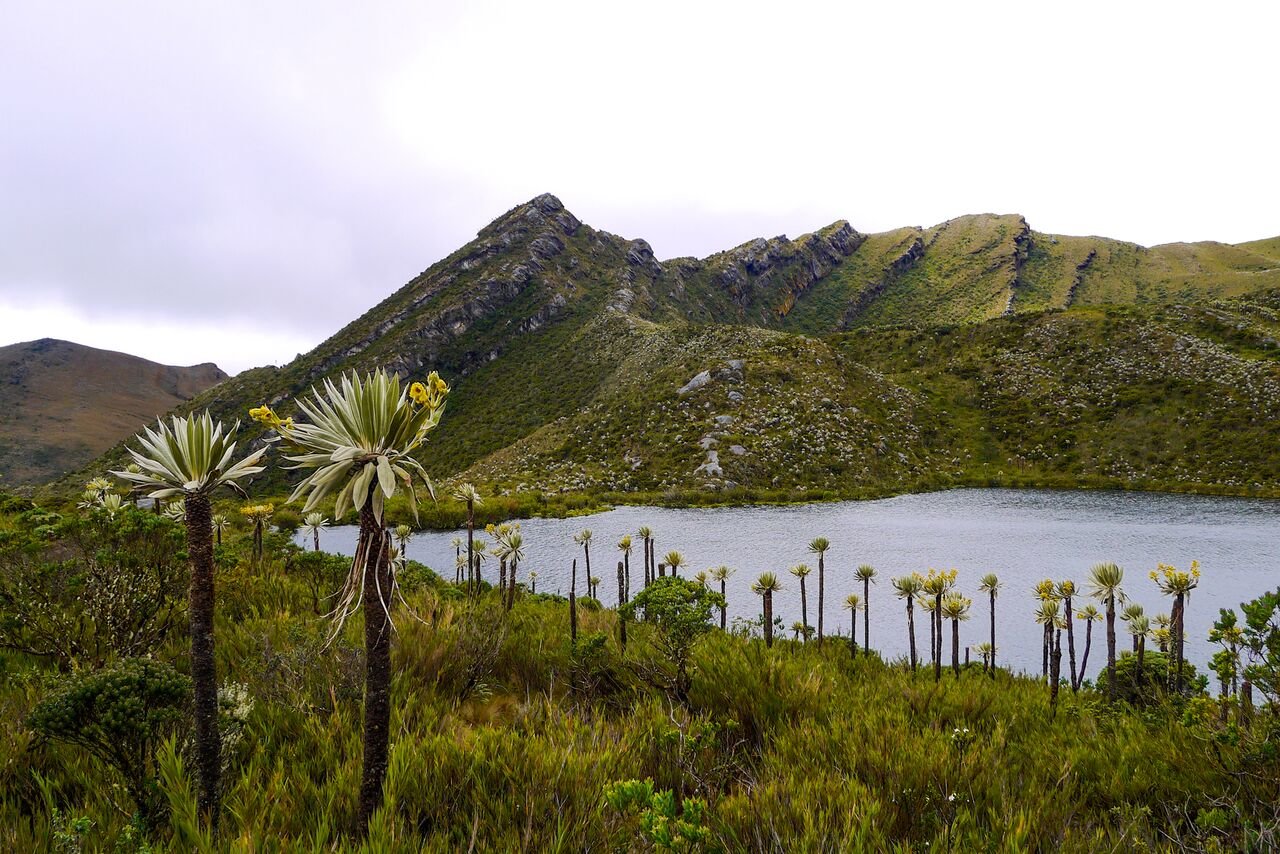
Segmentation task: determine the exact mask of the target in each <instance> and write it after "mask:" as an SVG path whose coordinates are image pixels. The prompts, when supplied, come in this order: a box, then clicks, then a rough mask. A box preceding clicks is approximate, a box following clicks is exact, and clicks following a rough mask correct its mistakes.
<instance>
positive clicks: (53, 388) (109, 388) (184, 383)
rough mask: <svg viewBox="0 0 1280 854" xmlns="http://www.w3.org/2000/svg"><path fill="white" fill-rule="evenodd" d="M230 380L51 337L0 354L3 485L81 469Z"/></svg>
mask: <svg viewBox="0 0 1280 854" xmlns="http://www.w3.org/2000/svg"><path fill="white" fill-rule="evenodd" d="M226 377H227V375H226V374H224V373H223V372H222V371H221V370H219V369H218V367H217V366H216V365H212V364H205V365H194V366H192V367H189V368H178V367H171V366H169V365H160V364H157V363H155V362H149V361H147V360H146V359H140V358H138V357H136V356H129V355H126V354H124V353H115V352H112V351H109V350H97V349H94V348H93V347H85V346H82V345H80V344H73V343H71V342H69V341H58V340H54V339H50V338H44V339H41V340H39V341H31V342H27V343H22V344H11V345H9V346H7V347H0V483H4V484H11V485H17V484H33V483H39V482H41V481H46V480H49V479H51V478H53V477H56V476H58V475H61V474H63V473H64V472H68V471H71V470H73V469H76V468H79V467H80V466H83V465H84V464H85V463H87V462H89V461H90V460H92V459H93V458H94V457H96V456H97V455H99V454H101V453H102V452H103V451H105V450H107V449H108V448H110V447H111V446H112V445H114V444H115V443H117V442H119V441H120V440H121V439H123V438H125V437H127V436H130V435H132V434H133V433H135V432H136V431H137V430H138V429H139V428H140V427H141V426H142V425H143V424H145V423H146V422H147V421H148V420H150V419H152V418H154V417H156V416H157V415H160V414H163V413H165V412H168V411H169V410H171V409H173V408H174V407H175V406H178V405H179V404H182V403H183V402H185V401H187V400H190V399H191V398H193V397H195V396H196V395H198V394H199V393H200V392H202V391H205V390H206V389H208V388H209V387H210V386H212V385H214V384H216V383H219V382H221V381H222V380H224V379H226Z"/></svg>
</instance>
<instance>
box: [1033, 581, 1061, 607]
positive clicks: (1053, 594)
mask: <svg viewBox="0 0 1280 854" xmlns="http://www.w3.org/2000/svg"><path fill="white" fill-rule="evenodd" d="M1057 591H1058V585H1056V584H1054V583H1053V579H1052V578H1046V579H1045V580H1044V581H1041V582H1040V583H1039V584H1037V585H1036V598H1037V599H1039V600H1040V601H1041V602H1048V601H1049V600H1050V599H1056V598H1058V595H1057Z"/></svg>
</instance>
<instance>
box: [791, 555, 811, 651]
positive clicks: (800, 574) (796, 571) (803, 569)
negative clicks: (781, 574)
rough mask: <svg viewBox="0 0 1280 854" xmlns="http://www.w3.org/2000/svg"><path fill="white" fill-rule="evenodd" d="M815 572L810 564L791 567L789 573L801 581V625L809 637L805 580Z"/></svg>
mask: <svg viewBox="0 0 1280 854" xmlns="http://www.w3.org/2000/svg"><path fill="white" fill-rule="evenodd" d="M812 571H813V570H811V569H809V566H808V564H803V563H800V564H796V565H795V566H793V567H791V569H790V570H788V572H790V573H791V574H792V575H794V576H795V577H796V578H798V579H800V625H801V626H803V627H804V628H803V631H804V636H805V638H806V639H808V637H809V596H808V594H807V593H806V592H805V586H804V580H805V579H806V578H808V577H809V573H810V572H812Z"/></svg>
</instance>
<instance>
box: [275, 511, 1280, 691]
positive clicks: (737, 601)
mask: <svg viewBox="0 0 1280 854" xmlns="http://www.w3.org/2000/svg"><path fill="white" fill-rule="evenodd" d="M1278 518H1280V502H1276V501H1264V500H1250V499H1240V498H1217V497H1206V496H1190V495H1168V494H1160V493H1141V492H1097V491H1059V490H1009V489H963V490H951V491H947V492H934V493H925V494H919V495H903V496H897V497H894V498H887V499H882V500H876V501H847V502H839V503H829V504H809V505H800V506H786V507H716V508H698V509H667V508H660V507H619V508H617V509H614V510H610V511H607V512H604V513H598V514H595V515H592V516H585V517H578V518H573V519H527V520H524V521H522V522H521V531H522V533H523V535H524V543H525V555H526V556H525V560H524V562H523V563H521V565H520V580H521V581H527V579H528V573H529V571H530V570H536V571H537V573H538V591H539V592H559V593H567V592H568V587H569V575H570V562H571V561H572V560H573V559H574V558H578V560H579V564H578V572H579V584H580V586H579V590H580V591H581V590H582V587H581V584H582V581H581V579H582V575H583V561H582V548H581V547H580V546H577V545H575V543H574V542H573V535H574V534H575V533H577V532H578V531H580V530H582V529H583V528H590V529H591V530H592V532H593V534H594V537H593V540H592V548H591V570H592V574H593V575H596V576H599V577H600V578H601V579H602V581H601V584H600V593H601V596H600V598H601V599H602V600H603V602H604V603H605V604H606V605H613V604H614V603H616V601H617V595H618V588H617V570H616V566H617V562H618V560H620V559H621V555H620V553H619V551H618V549H617V547H616V545H615V544H616V543H617V541H618V539H619V538H620V537H622V536H623V535H624V534H631V535H632V538H633V540H635V549H634V551H633V553H632V568H631V578H632V585H633V589H634V588H635V586H636V585H638V584H639V583H640V580H641V578H642V573H641V570H640V561H641V557H640V555H641V547H640V543H639V540H638V538H636V537H635V532H636V529H637V528H639V527H640V526H641V525H648V526H649V527H650V528H652V529H653V530H654V533H655V536H656V539H657V546H656V548H657V552H658V555H659V557H660V558H661V556H663V555H665V554H666V553H667V552H668V551H671V550H673V549H674V550H677V551H679V552H680V553H681V554H682V555H684V557H685V559H686V560H687V561H688V568H687V569H686V570H685V572H684V574H686V575H692V573H694V572H697V571H698V570H700V569H706V568H708V567H711V566H716V565H719V564H726V565H728V566H730V567H732V568H733V569H734V570H735V574H734V575H733V576H732V577H731V578H730V579H729V583H728V601H729V614H730V618H731V619H732V617H734V616H751V617H754V616H758V614H759V607H760V599H759V597H758V596H756V595H754V594H753V593H752V592H751V590H750V584H751V581H752V580H753V579H754V578H755V577H756V576H758V575H759V574H760V573H761V572H764V571H765V570H772V571H773V572H776V573H778V574H779V576H780V577H781V579H782V582H783V590H782V592H781V593H779V594H777V595H776V596H775V601H774V613H775V614H776V615H778V616H781V617H782V619H783V621H784V623H785V624H786V625H787V626H790V625H791V623H792V622H793V621H796V620H799V619H800V586H799V582H798V580H797V579H796V578H794V577H792V576H790V575H788V574H787V569H788V568H789V567H790V566H792V565H794V564H797V563H802V562H803V563H809V564H810V565H811V566H814V567H815V570H814V573H813V574H812V575H810V576H809V578H808V580H807V582H806V584H807V586H808V593H809V614H810V617H809V621H810V623H811V624H813V625H816V623H817V580H818V579H817V571H816V563H817V562H816V559H815V557H814V555H812V554H810V553H809V552H808V551H807V548H806V546H807V544H808V543H809V541H810V540H812V539H813V538H814V537H818V536H824V537H826V538H827V539H829V540H830V541H831V550H830V551H829V552H827V558H826V576H827V580H826V607H825V610H824V614H825V617H824V619H825V621H826V622H825V625H826V627H827V632H828V633H833V632H835V631H842V632H844V633H845V634H846V635H847V634H848V631H849V613H848V612H847V611H845V610H843V608H842V607H841V605H842V603H843V600H844V597H845V596H846V595H847V594H848V593H851V592H857V593H859V594H861V592H862V589H861V584H859V583H858V582H856V580H855V579H854V578H853V570H854V568H855V567H857V566H858V565H859V564H862V563H869V564H871V565H872V566H874V567H875V568H876V569H877V570H878V571H879V579H878V584H875V585H873V586H872V588H871V610H870V618H871V645H872V646H873V647H874V648H877V649H879V650H881V651H882V652H884V653H885V654H887V655H888V656H891V657H892V656H900V655H905V654H906V651H907V628H906V614H905V611H904V608H903V603H902V602H901V600H898V599H896V598H895V597H894V596H893V594H892V587H891V586H890V584H889V578H890V577H891V576H895V575H902V574H905V573H909V572H911V571H913V570H915V571H922V572H923V571H925V570H927V569H928V568H930V567H934V568H938V569H950V568H955V569H957V570H958V571H959V579H958V584H957V587H958V588H959V589H960V590H961V591H962V592H964V593H965V594H966V595H968V596H970V597H971V598H972V599H973V600H974V605H973V609H972V618H971V619H970V620H969V621H968V622H967V623H962V624H961V627H960V642H961V644H962V645H976V644H978V643H981V642H982V641H984V640H986V639H987V635H988V631H989V627H988V614H989V610H988V603H987V600H986V598H985V596H983V595H982V594H981V593H979V591H978V590H977V586H978V580H979V579H980V578H981V576H982V575H984V574H985V573H988V572H994V573H996V574H997V575H998V576H999V577H1000V580H1001V582H1002V583H1003V585H1004V589H1003V590H1002V592H1001V593H1000V596H999V599H998V601H997V605H996V607H997V627H996V631H997V644H998V646H999V650H1000V653H999V654H1000V658H1001V660H1002V663H1004V664H1006V665H1011V666H1013V667H1015V668H1020V669H1024V670H1028V671H1038V670H1039V667H1040V627H1039V626H1037V625H1036V624H1035V623H1034V621H1033V619H1032V613H1033V611H1034V610H1035V608H1036V605H1037V603H1036V600H1035V597H1034V596H1033V594H1032V588H1033V586H1034V585H1035V583H1036V582H1037V581H1038V580H1040V579H1042V578H1046V577H1047V578H1053V579H1055V580H1061V579H1066V578H1071V579H1074V580H1075V581H1076V584H1077V585H1078V586H1080V587H1081V588H1082V589H1083V588H1086V579H1087V577H1088V570H1089V567H1090V566H1092V565H1093V564H1095V563H1098V562H1101V561H1114V562H1116V563H1118V564H1120V565H1121V566H1122V567H1123V568H1124V570H1125V584H1124V587H1125V591H1126V593H1127V594H1128V595H1129V597H1130V598H1131V599H1133V600H1136V601H1138V602H1140V603H1142V604H1143V605H1144V606H1145V607H1146V610H1147V613H1148V614H1149V615H1155V614H1157V613H1168V612H1169V610H1170V604H1171V603H1170V600H1169V599H1168V598H1167V597H1165V596H1162V595H1161V594H1160V592H1159V590H1158V589H1157V587H1156V585H1155V583H1154V582H1152V581H1151V580H1150V579H1149V578H1148V576H1147V573H1148V572H1150V571H1151V570H1152V569H1154V568H1155V566H1156V564H1157V563H1158V562H1163V563H1171V564H1174V565H1176V566H1178V567H1180V568H1184V569H1185V568H1186V567H1188V566H1189V565H1190V563H1191V561H1192V559H1197V560H1199V561H1200V566H1201V571H1202V573H1203V578H1202V581H1201V587H1200V588H1199V589H1197V590H1196V591H1195V592H1194V593H1193V595H1192V597H1191V601H1190V604H1189V607H1188V611H1187V657H1188V659H1189V660H1190V661H1192V662H1193V663H1194V664H1195V665H1196V666H1197V667H1198V668H1200V669H1201V670H1202V671H1203V670H1204V666H1205V663H1206V662H1207V661H1208V659H1209V657H1210V656H1211V655H1212V653H1213V651H1214V647H1213V645H1211V644H1210V643H1209V642H1208V640H1207V639H1206V635H1207V633H1208V630H1209V628H1210V626H1211V624H1212V623H1213V620H1214V619H1216V617H1217V614H1218V609H1219V608H1224V607H1236V608H1238V606H1239V603H1240V602H1241V601H1247V600H1249V599H1252V598H1254V597H1255V596H1257V595H1258V594H1259V593H1261V592H1262V591H1264V590H1267V589H1275V588H1276V587H1277V586H1280V526H1277V524H1276V522H1277V519H1278ZM463 533H464V535H465V531H464V532H463ZM455 536H457V534H456V533H452V532H421V533H418V534H415V535H414V538H413V540H412V542H411V543H410V545H409V557H411V558H413V559H414V560H418V561H421V562H423V563H425V564H427V565H428V566H430V567H432V568H434V569H436V570H437V571H438V572H440V573H441V574H442V575H444V576H445V577H446V578H452V577H453V567H454V548H453V546H452V545H451V542H452V540H453V538H454V537H455ZM355 538H356V529H355V528H354V527H339V528H333V529H330V530H327V531H324V532H322V533H321V542H320V545H321V548H323V549H326V550H330V551H335V552H339V553H343V554H350V553H351V552H352V551H353V550H354V545H355ZM307 539H308V538H303V537H299V542H300V543H304V542H307ZM307 544H308V545H309V543H307ZM482 572H483V574H484V577H485V578H486V579H488V580H490V581H493V580H496V578H497V574H498V567H497V564H496V562H494V561H492V560H490V561H487V562H486V563H485V564H484V566H483V568H482ZM1100 610H1101V608H1100ZM862 619H863V616H862V615H859V627H858V635H859V640H861V636H862V626H861V621H862ZM1103 625H1104V624H1102V623H1099V624H1097V626H1096V627H1095V636H1094V646H1093V651H1092V652H1091V653H1090V657H1089V671H1090V675H1093V674H1095V673H1096V672H1097V670H1098V669H1099V667H1100V666H1101V665H1103V664H1105V660H1106V641H1105V636H1104V632H1103ZM1123 625H1124V624H1123V623H1120V622H1119V621H1117V632H1122V631H1123ZM1077 630H1078V632H1079V636H1078V637H1077V645H1078V652H1082V651H1083V627H1082V626H1080V625H1079V624H1078V625H1077ZM916 631H917V643H918V644H919V648H920V649H921V651H922V654H924V655H927V650H928V624H927V622H926V621H925V620H923V619H920V618H919V614H917V622H916ZM946 638H947V648H946V659H945V660H947V661H949V660H950V626H949V625H948V628H947V634H946ZM1119 643H1120V645H1121V647H1122V648H1127V647H1126V645H1127V644H1128V643H1129V637H1128V635H1125V634H1121V635H1120V638H1119ZM1063 647H1064V650H1063V671H1064V672H1066V667H1067V662H1066V649H1065V647H1066V641H1065V639H1064V641H1063ZM963 654H964V653H963V650H962V651H961V655H962V656H963Z"/></svg>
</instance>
